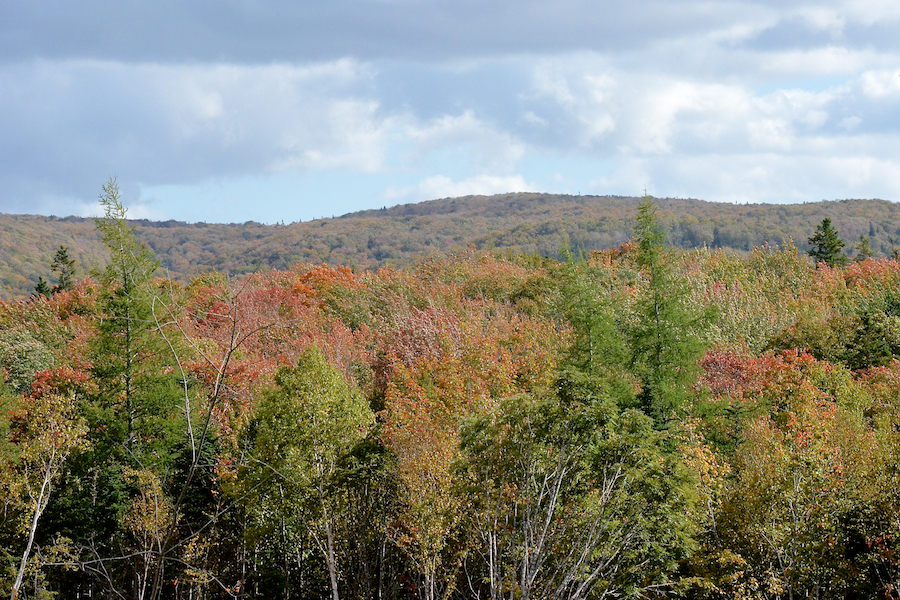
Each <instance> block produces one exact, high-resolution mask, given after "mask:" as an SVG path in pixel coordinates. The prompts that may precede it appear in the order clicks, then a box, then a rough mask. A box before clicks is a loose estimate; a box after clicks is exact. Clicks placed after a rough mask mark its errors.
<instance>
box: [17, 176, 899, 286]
mask: <svg viewBox="0 0 900 600" xmlns="http://www.w3.org/2000/svg"><path fill="white" fill-rule="evenodd" d="M655 200H656V202H657V204H658V206H659V215H660V218H661V221H662V223H663V224H664V225H665V227H666V229H667V239H668V242H669V243H670V244H672V245H674V246H678V247H682V248H695V247H702V246H708V247H713V248H730V249H735V250H739V251H745V250H749V249H751V248H752V247H754V246H759V245H762V244H764V243H770V244H779V243H781V241H782V240H784V239H788V238H790V239H793V241H794V243H795V244H796V245H797V247H798V248H800V249H801V250H805V249H806V239H807V238H808V237H809V236H810V235H811V234H812V232H813V231H814V229H815V227H816V225H818V224H819V223H820V222H821V221H822V219H823V218H825V217H829V218H831V220H832V222H833V223H834V225H835V226H836V227H837V228H838V230H839V231H840V233H841V235H842V236H843V238H844V240H845V241H846V242H847V246H848V248H852V245H853V243H854V242H856V241H857V240H859V237H860V235H868V236H871V238H872V243H871V247H872V249H873V250H874V251H875V252H876V254H880V255H885V256H886V255H889V254H890V253H891V252H892V250H893V248H894V246H895V245H896V246H898V247H900V205H898V204H894V203H892V202H888V201H885V200H838V201H822V202H814V203H806V204H747V205H740V204H737V205H735V204H722V203H715V202H706V201H703V200H695V199H675V198H658V199H655ZM639 202H640V198H637V197H623V196H569V195H560V194H540V193H516V194H498V195H494V196H463V197H460V198H442V199H439V200H431V201H428V202H421V203H417V204H404V205H398V206H393V207H390V208H384V209H375V210H364V211H360V212H355V213H350V214H346V215H343V216H341V217H337V218H332V219H319V220H315V221H307V222H301V223H292V224H290V225H263V224H260V223H255V222H252V221H250V222H247V223H243V224H214V223H183V222H180V221H147V220H137V221H133V224H134V225H135V227H136V234H137V236H138V237H139V238H140V239H141V240H143V241H144V242H145V243H147V245H148V246H149V247H150V248H151V249H152V250H153V251H154V252H155V253H156V255H157V257H158V258H159V259H160V261H161V263H162V269H161V273H162V274H165V273H166V272H168V274H169V276H171V277H173V278H175V279H179V280H183V281H187V280H189V279H190V278H192V277H194V276H196V275H199V274H201V273H204V272H208V271H211V270H217V271H222V272H228V273H232V274H237V273H246V272H250V271H253V270H255V269H260V268H261V269H268V268H277V269H285V268H288V267H290V266H292V265H294V264H296V263H298V262H313V263H321V262H327V263H328V264H331V265H338V264H343V265H348V266H352V267H354V268H356V269H369V268H377V267H380V266H393V267H404V266H408V265H411V264H413V263H415V262H417V261H420V260H422V259H424V258H427V257H429V256H432V255H435V254H442V253H447V252H452V251H454V250H459V249H464V248H466V247H468V246H469V245H474V246H475V247H476V248H479V249H485V248H488V249H491V248H493V249H498V250H507V249H508V250H512V251H516V252H531V253H539V254H542V255H545V256H558V255H559V254H560V251H561V248H562V247H563V245H564V244H565V243H568V245H569V247H570V248H571V250H572V251H574V252H579V251H585V252H589V251H591V250H597V249H603V248H611V247H614V246H617V245H619V244H621V243H622V242H624V241H626V240H627V239H629V238H630V237H631V232H632V229H633V226H634V214H635V209H636V207H637V205H638V203H639ZM0 233H2V235H0V298H2V299H5V300H10V299H17V298H25V297H27V296H28V295H29V294H30V293H31V290H32V289H33V288H34V285H35V284H36V283H37V279H38V276H41V275H43V276H44V277H45V278H47V277H48V276H49V265H50V262H51V260H52V258H53V254H54V252H55V250H56V248H57V247H58V246H59V245H60V244H62V245H66V246H68V247H69V250H70V252H69V254H70V256H72V257H73V258H74V259H75V260H76V261H77V265H78V268H79V271H78V274H79V276H83V275H84V274H85V273H87V272H89V271H90V270H91V269H98V268H102V266H103V265H104V264H105V260H106V257H105V255H104V251H103V247H102V244H101V243H100V239H99V237H98V236H97V234H96V232H95V231H94V223H93V220H92V219H83V218H79V217H65V218H59V217H42V216H35V215H7V214H0ZM566 241H567V242H566Z"/></svg>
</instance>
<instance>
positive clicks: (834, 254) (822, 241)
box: [807, 218, 847, 267]
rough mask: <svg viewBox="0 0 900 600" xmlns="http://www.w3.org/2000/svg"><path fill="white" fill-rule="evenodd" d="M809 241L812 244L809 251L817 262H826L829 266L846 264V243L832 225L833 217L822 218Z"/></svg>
mask: <svg viewBox="0 0 900 600" xmlns="http://www.w3.org/2000/svg"><path fill="white" fill-rule="evenodd" d="M807 241H808V242H809V245H810V249H809V250H808V251H807V252H808V254H809V255H810V256H812V257H813V260H815V261H816V263H820V262H824V263H825V264H826V265H828V266H829V267H834V266H842V265H844V264H846V262H847V257H845V256H844V253H843V252H844V246H845V245H846V244H844V240H842V239H841V237H840V236H839V235H838V233H837V230H836V229H835V228H834V227H833V226H832V225H831V219H828V218H825V219H822V223H821V224H820V225H819V226H818V227H816V232H815V233H814V234H813V235H812V237H810V238H809V239H808V240H807Z"/></svg>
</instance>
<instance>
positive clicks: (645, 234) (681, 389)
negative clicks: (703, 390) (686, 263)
mask: <svg viewBox="0 0 900 600" xmlns="http://www.w3.org/2000/svg"><path fill="white" fill-rule="evenodd" d="M635 239H636V241H637V244H638V249H637V259H638V264H639V265H640V267H641V269H642V270H643V273H644V278H645V281H646V291H645V295H644V298H643V300H642V302H641V304H640V306H639V314H638V315H637V317H638V318H637V323H636V324H635V326H634V328H633V330H632V332H631V345H632V353H633V355H632V368H633V369H634V371H635V373H636V374H637V375H638V376H639V377H640V378H641V380H642V382H643V383H642V390H641V392H640V400H641V402H642V405H643V408H644V411H645V412H647V413H648V414H649V415H650V416H652V417H653V419H654V420H655V422H656V423H657V426H659V427H665V426H667V424H668V423H669V422H670V421H672V419H674V418H676V417H677V416H679V414H680V413H681V411H682V408H683V407H684V405H685V404H686V403H687V401H688V400H689V399H690V398H691V396H692V393H693V389H692V386H693V383H694V381H695V380H696V378H697V375H698V374H699V360H700V357H701V356H702V355H703V351H704V345H703V343H702V341H701V339H699V337H698V334H699V332H700V331H701V329H702V326H703V322H704V321H705V319H706V318H707V315H694V314H691V311H689V310H688V308H687V307H686V304H685V298H686V293H687V291H686V289H685V287H684V285H683V284H682V282H681V281H679V279H678V278H677V277H676V276H675V274H674V273H673V270H672V267H671V265H670V262H669V257H668V256H667V255H666V252H665V251H664V248H663V241H664V240H665V234H664V233H663V232H662V229H661V227H660V225H659V220H658V218H657V215H656V205H655V204H654V203H653V201H652V199H651V198H650V197H649V196H647V195H645V196H644V200H643V202H642V203H641V205H640V206H639V208H638V215H637V227H636V228H635Z"/></svg>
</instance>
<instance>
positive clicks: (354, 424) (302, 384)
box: [243, 346, 374, 600]
mask: <svg viewBox="0 0 900 600" xmlns="http://www.w3.org/2000/svg"><path fill="white" fill-rule="evenodd" d="M275 383H276V384H277V386H278V387H277V389H275V390H274V391H272V392H271V393H269V394H268V395H267V396H266V397H265V399H264V400H263V401H262V403H261V404H260V406H259V408H258V410H257V411H256V414H255V416H254V417H253V418H252V420H251V423H250V425H249V426H248V428H247V430H246V432H245V436H246V437H247V441H248V443H249V448H250V456H251V461H252V462H251V463H250V464H249V466H248V467H247V468H246V469H245V471H244V473H243V476H244V477H245V482H246V485H247V486H248V489H249V490H250V491H251V492H252V493H251V494H250V495H249V496H248V498H250V500H251V501H252V505H250V506H249V511H250V513H251V514H252V515H254V516H255V517H256V519H258V524H257V528H258V529H260V530H262V531H263V532H265V531H269V532H270V534H272V533H274V534H275V535H278V531H277V527H275V529H276V530H275V531H273V526H277V524H279V523H281V524H282V529H284V528H289V529H292V530H293V535H290V536H284V538H283V540H282V541H283V542H287V545H286V546H285V547H282V548H281V549H280V551H281V553H283V554H285V555H289V554H291V553H295V552H296V551H297V546H298V545H299V544H300V543H301V542H300V541H299V540H298V536H300V537H302V536H304V535H309V536H310V537H311V538H312V539H313V541H314V543H315V545H316V546H317V547H318V548H319V550H320V551H321V552H322V555H323V557H324V559H325V563H326V566H327V568H328V577H329V584H330V588H331V595H332V598H333V600H338V598H339V594H338V573H337V560H338V547H337V545H338V540H336V539H335V531H336V522H337V520H338V519H340V517H341V514H340V512H339V511H340V497H341V494H340V491H339V490H338V489H337V485H336V483H337V481H338V474H339V470H340V468H339V463H340V461H341V460H342V459H343V458H344V457H346V456H347V455H348V454H349V452H350V451H351V450H352V449H353V447H354V446H355V445H356V444H357V443H358V442H360V441H361V440H362V439H363V438H364V437H365V435H366V430H367V429H368V428H369V427H370V426H371V425H372V424H373V422H374V415H373V414H372V412H371V410H370V409H369V406H368V403H367V402H366V400H365V399H364V398H363V397H362V394H360V392H359V390H358V389H356V388H355V387H354V386H352V385H350V384H349V383H348V382H347V380H346V379H345V378H344V377H343V376H342V375H341V374H340V373H338V372H337V370H335V368H334V367H332V366H331V365H330V364H329V363H328V361H327V359H326V358H325V355H324V354H323V353H322V351H321V350H319V349H318V348H317V347H315V346H313V347H310V348H308V349H307V350H306V351H304V353H303V354H302V355H301V356H300V359H299V361H298V363H297V366H296V367H294V368H290V369H288V368H283V369H280V370H279V371H278V373H277V375H276V377H275ZM263 535H265V533H263ZM291 540H293V541H291Z"/></svg>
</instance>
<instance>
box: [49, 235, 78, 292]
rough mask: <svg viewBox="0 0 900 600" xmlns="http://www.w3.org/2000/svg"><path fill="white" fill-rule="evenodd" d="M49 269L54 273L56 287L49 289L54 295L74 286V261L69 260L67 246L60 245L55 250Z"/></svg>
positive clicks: (72, 259)
mask: <svg viewBox="0 0 900 600" xmlns="http://www.w3.org/2000/svg"><path fill="white" fill-rule="evenodd" d="M50 269H51V270H52V271H53V272H54V273H56V285H54V286H53V288H52V289H51V291H52V292H53V293H54V294H55V293H56V292H64V291H68V290H71V289H72V286H73V285H75V259H74V258H69V248H68V247H67V246H62V245H60V247H59V248H57V249H56V255H55V256H54V257H53V262H52V263H50Z"/></svg>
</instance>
